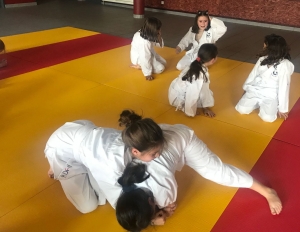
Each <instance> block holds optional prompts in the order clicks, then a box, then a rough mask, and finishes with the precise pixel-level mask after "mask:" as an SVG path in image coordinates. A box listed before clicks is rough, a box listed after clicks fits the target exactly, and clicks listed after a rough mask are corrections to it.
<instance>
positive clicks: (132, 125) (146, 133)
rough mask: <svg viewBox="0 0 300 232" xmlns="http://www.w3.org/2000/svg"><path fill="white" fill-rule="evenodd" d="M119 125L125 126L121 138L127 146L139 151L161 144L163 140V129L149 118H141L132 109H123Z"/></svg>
mask: <svg viewBox="0 0 300 232" xmlns="http://www.w3.org/2000/svg"><path fill="white" fill-rule="evenodd" d="M119 126H125V127H126V128H125V129H124V130H123V132H122V139H123V142H124V143H125V145H126V146H127V147H129V148H136V149H137V150H139V151H140V152H143V151H147V150H149V149H152V148H156V147H159V146H162V145H163V144H164V142H165V139H164V136H163V131H162V129H161V128H160V127H159V125H157V124H156V122H154V121H153V120H152V119H151V118H144V119H143V118H142V117H141V116H140V115H138V114H136V113H135V112H134V111H133V110H123V111H122V113H121V114H120V118H119Z"/></svg>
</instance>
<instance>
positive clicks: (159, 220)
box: [151, 210, 166, 226]
mask: <svg viewBox="0 0 300 232" xmlns="http://www.w3.org/2000/svg"><path fill="white" fill-rule="evenodd" d="M165 222H166V213H165V212H164V211H163V210H160V211H158V212H157V213H156V214H155V218H154V219H152V221H151V225H156V226H162V225H164V224H165Z"/></svg>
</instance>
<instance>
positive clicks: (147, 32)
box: [140, 17, 162, 43]
mask: <svg viewBox="0 0 300 232" xmlns="http://www.w3.org/2000/svg"><path fill="white" fill-rule="evenodd" d="M161 26H162V23H161V21H160V20H159V19H157V18H154V17H149V18H147V19H145V22H144V25H143V26H142V28H141V29H140V34H141V37H142V38H144V39H146V40H149V41H151V42H156V43H158V42H159V40H158V34H159V33H160V30H161Z"/></svg>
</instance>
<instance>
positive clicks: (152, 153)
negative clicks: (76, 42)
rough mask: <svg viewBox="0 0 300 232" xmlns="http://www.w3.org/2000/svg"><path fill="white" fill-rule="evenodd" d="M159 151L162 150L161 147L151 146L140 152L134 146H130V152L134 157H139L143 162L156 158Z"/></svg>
mask: <svg viewBox="0 0 300 232" xmlns="http://www.w3.org/2000/svg"><path fill="white" fill-rule="evenodd" d="M161 151H162V147H156V148H152V149H150V150H147V151H143V152H140V151H139V150H138V149H136V148H132V150H131V153H132V155H133V156H134V158H136V159H139V160H141V161H144V162H150V161H152V160H154V159H155V158H158V157H159V156H160V153H161Z"/></svg>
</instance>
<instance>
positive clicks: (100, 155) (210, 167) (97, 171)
mask: <svg viewBox="0 0 300 232" xmlns="http://www.w3.org/2000/svg"><path fill="white" fill-rule="evenodd" d="M160 126H161V128H162V130H163V133H164V137H165V139H166V145H165V146H164V149H163V151H162V154H161V156H160V157H159V158H157V159H155V160H153V161H151V162H148V163H146V165H147V167H148V168H147V171H148V172H149V173H150V174H151V176H150V178H148V179H147V180H146V181H145V182H143V183H141V184H138V185H139V186H141V187H147V188H149V189H150V190H151V191H152V192H153V194H154V197H155V200H156V203H157V205H158V206H159V207H165V206H167V205H168V204H170V203H172V202H174V201H176V198H177V182H176V180H175V176H174V174H175V171H180V170H181V169H182V167H183V166H184V165H185V164H186V165H189V166H190V167H192V168H193V169H194V170H195V171H197V172H198V173H199V174H200V175H202V176H203V177H204V178H206V179H209V180H212V181H214V182H216V183H219V184H222V185H226V186H234V187H246V188H248V187H250V186H251V185H252V182H253V179H252V177H251V176H250V175H249V174H247V173H245V172H244V171H241V170H239V169H237V168H235V167H233V166H230V165H227V164H224V163H222V162H221V160H220V159H219V158H218V157H217V156H216V155H215V154H213V153H212V152H211V151H210V150H209V149H208V148H207V147H206V145H205V144H204V143H203V142H202V141H201V140H199V139H198V138H197V136H196V135H195V134H194V131H193V130H191V129H190V128H188V127H186V126H184V125H165V124H163V125H160ZM45 154H46V157H47V158H48V160H49V163H50V166H51V168H52V169H53V171H54V175H55V178H56V179H58V180H60V182H61V184H62V187H63V189H64V191H65V193H66V196H67V197H68V199H69V200H70V201H71V202H72V203H73V204H74V206H75V207H76V208H77V209H78V210H80V211H81V212H83V213H87V212H90V211H92V210H94V209H95V208H96V207H97V206H98V204H104V203H105V199H107V200H108V201H109V203H110V204H111V205H112V207H115V203H116V201H117V199H118V197H119V195H120V193H121V191H122V190H121V186H120V185H119V184H118V183H117V179H118V178H119V177H120V176H121V175H122V172H123V170H124V168H125V166H126V164H127V163H129V162H131V152H130V150H129V149H126V151H125V152H124V144H123V142H122V140H121V132H120V131H118V130H114V129H109V128H99V127H96V126H95V125H94V124H93V123H92V122H90V121H84V120H82V121H75V122H68V123H66V124H65V125H63V126H62V127H60V128H59V129H58V130H56V131H55V132H54V133H53V134H52V136H51V137H50V139H49V141H48V142H47V145H46V149H45ZM135 161H136V162H142V161H139V160H135ZM94 191H95V192H96V193H97V195H98V196H97V195H96V194H95V192H94ZM98 198H99V199H98Z"/></svg>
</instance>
